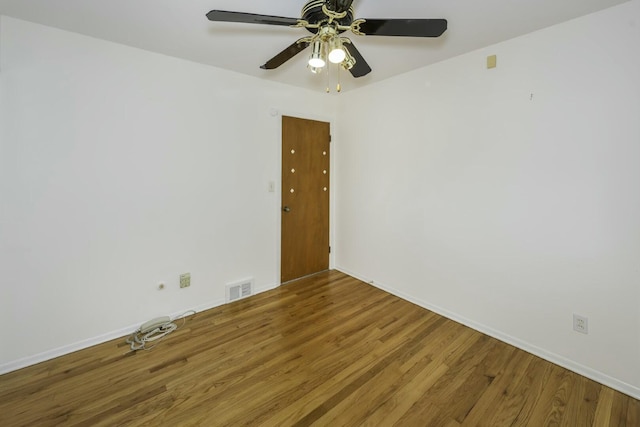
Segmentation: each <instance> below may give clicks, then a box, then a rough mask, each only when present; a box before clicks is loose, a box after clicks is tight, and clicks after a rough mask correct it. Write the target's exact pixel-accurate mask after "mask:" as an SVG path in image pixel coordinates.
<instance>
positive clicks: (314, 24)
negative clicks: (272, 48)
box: [207, 0, 447, 92]
mask: <svg viewBox="0 0 640 427" xmlns="http://www.w3.org/2000/svg"><path fill="white" fill-rule="evenodd" d="M352 4H353V0H310V1H308V2H307V3H306V4H305V5H304V7H303V8H302V13H301V18H300V19H297V18H287V17H282V16H270V15H258V14H253V13H244V12H230V11H224V10H212V11H210V12H209V13H207V18H208V19H209V20H210V21H218V22H237V23H248V24H265V25H279V26H288V27H293V28H305V29H306V30H307V31H309V32H311V33H313V35H311V36H307V37H302V38H300V39H298V40H296V41H295V42H294V43H293V44H292V45H290V46H289V47H287V48H286V49H284V50H283V51H282V52H280V53H279V54H277V55H276V56H274V57H273V58H271V59H270V60H268V61H267V62H266V63H265V64H264V65H262V66H261V67H260V68H262V69H264V70H273V69H275V68H278V67H279V66H281V65H282V64H284V63H285V62H287V61H288V60H290V59H291V58H293V57H294V56H296V55H297V54H299V53H300V52H302V51H303V50H305V49H306V48H307V47H309V46H311V54H310V55H309V60H308V68H309V70H311V72H312V73H314V74H318V73H320V72H321V71H322V70H323V69H324V68H325V67H326V66H327V65H328V64H327V62H329V63H332V64H336V65H337V69H338V79H339V76H340V68H342V69H343V70H346V71H349V72H350V73H351V75H352V76H353V77H356V78H358V77H362V76H365V75H367V74H369V73H370V72H371V67H370V66H369V64H367V62H366V61H365V59H364V58H363V57H362V55H361V54H360V52H359V51H358V49H356V47H355V45H354V44H353V42H352V41H351V40H350V39H348V38H347V37H342V36H341V34H342V33H344V32H345V31H351V32H352V33H353V34H355V35H357V36H400V37H439V36H440V35H442V33H444V32H445V31H446V29H447V20H446V19H355V20H354V19H353V17H354V10H353V6H352ZM327 74H328V73H327ZM327 91H329V90H328V89H327ZM339 91H340V83H339V81H338V92H339Z"/></svg>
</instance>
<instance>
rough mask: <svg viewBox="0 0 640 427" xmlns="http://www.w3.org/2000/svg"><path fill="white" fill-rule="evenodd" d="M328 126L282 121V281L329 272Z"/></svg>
mask: <svg viewBox="0 0 640 427" xmlns="http://www.w3.org/2000/svg"><path fill="white" fill-rule="evenodd" d="M329 140H330V135H329V123H324V122H318V121H315V120H306V119H298V118H295V117H287V116H283V117H282V212H281V214H282V215H281V217H282V248H281V265H280V272H281V274H280V280H281V283H285V282H289V281H291V280H294V279H298V278H300V277H304V276H308V275H310V274H314V273H317V272H320V271H324V270H327V269H328V268H329Z"/></svg>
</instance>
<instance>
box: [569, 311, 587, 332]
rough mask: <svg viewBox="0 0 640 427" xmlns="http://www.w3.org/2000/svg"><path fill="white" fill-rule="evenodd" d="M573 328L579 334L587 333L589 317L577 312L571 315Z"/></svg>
mask: <svg viewBox="0 0 640 427" xmlns="http://www.w3.org/2000/svg"><path fill="white" fill-rule="evenodd" d="M573 330H574V331H576V332H580V333H581V334H588V333H589V319H587V318H586V317H584V316H579V315H577V314H574V315H573Z"/></svg>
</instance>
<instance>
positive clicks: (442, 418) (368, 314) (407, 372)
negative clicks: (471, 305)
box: [0, 271, 640, 427]
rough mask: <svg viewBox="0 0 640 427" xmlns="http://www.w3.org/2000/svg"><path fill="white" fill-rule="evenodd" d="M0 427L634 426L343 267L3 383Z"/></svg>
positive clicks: (596, 391)
mask: <svg viewBox="0 0 640 427" xmlns="http://www.w3.org/2000/svg"><path fill="white" fill-rule="evenodd" d="M0 425H1V426H23V425H24V426H26V425H28V426H53V425H56V426H57V425H69V426H122V425H127V426H129V425H131V426H137V425H148V426H192V425H203V426H226V425H228V426H239V425H259V426H307V425H318V426H325V425H329V426H342V425H350V426H361V425H365V426H366V425H368V426H394V425H397V426H450V427H453V426H525V425H526V426H550V425H559V426H572V427H573V426H581V427H582V426H597V427H603V426H640V403H639V401H638V400H635V399H633V398H631V397H629V396H626V395H624V394H622V393H619V392H617V391H614V390H612V389H610V388H608V387H605V386H602V385H600V384H598V383H596V382H594V381H591V380H589V379H586V378H584V377H582V376H580V375H577V374H575V373H572V372H570V371H567V370H566V369H563V368H560V367H558V366H556V365H554V364H551V363H549V362H546V361H544V360H542V359H540V358H538V357H535V356H532V355H531V354H528V353H526V352H524V351H522V350H519V349H516V348H514V347H512V346H510V345H507V344H505V343H502V342H500V341H497V340H495V339H493V338H489V337H487V336H485V335H483V334H481V333H479V332H476V331H474V330H472V329H469V328H467V327H465V326H462V325H459V324H457V323H455V322H453V321H451V320H448V319H445V318H443V317H441V316H439V315H436V314H434V313H432V312H429V311H427V310H425V309H422V308H420V307H418V306H415V305H413V304H411V303H409V302H406V301H404V300H401V299H399V298H397V297H394V296H392V295H390V294H387V293H385V292H383V291H381V290H379V289H376V288H374V287H371V286H369V285H367V284H364V283H362V282H360V281H358V280H356V279H353V278H351V277H349V276H346V275H344V274H342V273H339V272H335V271H332V272H327V273H322V274H319V275H316V276H313V277H310V278H307V279H303V280H300V281H298V282H293V283H290V284H288V285H285V286H282V287H280V288H278V289H275V290H273V291H269V292H266V293H263V294H259V295H256V296H254V297H251V298H249V299H245V300H241V301H238V302H235V303H233V304H228V305H225V306H221V307H217V308H214V309H212V310H209V311H207V312H203V313H198V314H196V315H195V316H192V317H190V318H189V319H188V320H187V322H186V324H185V325H184V326H183V327H182V328H181V329H178V330H177V331H176V332H174V333H173V334H171V335H170V336H169V337H168V338H167V339H166V340H165V341H163V342H161V343H160V344H159V345H158V347H156V348H155V349H153V350H151V351H138V352H136V353H130V352H128V347H127V346H126V344H124V339H122V340H116V341H111V342H108V343H105V344H101V345H98V346H96V347H93V348H90V349H86V350H83V351H79V352H76V353H73V354H70V355H67V356H64V357H60V358H57V359H54V360H51V361H48V362H44V363H41V364H39V365H35V366H32V367H28V368H25V369H22V370H20V371H16V372H12V373H9V374H6V375H3V376H0Z"/></svg>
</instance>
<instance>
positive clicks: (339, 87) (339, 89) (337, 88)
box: [336, 65, 342, 93]
mask: <svg viewBox="0 0 640 427" xmlns="http://www.w3.org/2000/svg"><path fill="white" fill-rule="evenodd" d="M340 68H342V67H341V66H340V65H338V85H337V86H336V90H337V91H338V93H340V91H341V90H342V86H340Z"/></svg>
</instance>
